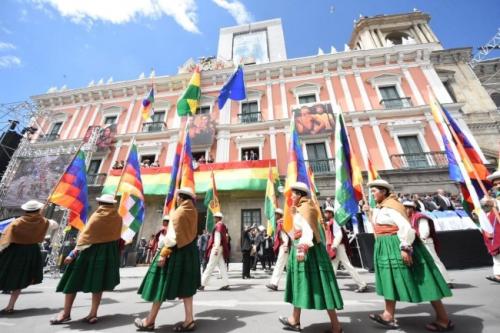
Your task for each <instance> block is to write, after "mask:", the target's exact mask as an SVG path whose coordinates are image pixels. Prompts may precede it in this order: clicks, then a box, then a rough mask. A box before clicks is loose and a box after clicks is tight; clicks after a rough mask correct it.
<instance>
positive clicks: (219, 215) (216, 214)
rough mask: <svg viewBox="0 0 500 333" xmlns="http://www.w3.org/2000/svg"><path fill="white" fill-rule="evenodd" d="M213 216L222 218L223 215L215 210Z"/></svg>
mask: <svg viewBox="0 0 500 333" xmlns="http://www.w3.org/2000/svg"><path fill="white" fill-rule="evenodd" d="M214 217H220V218H221V219H223V218H224V215H222V213H221V212H217V213H215V214H214Z"/></svg>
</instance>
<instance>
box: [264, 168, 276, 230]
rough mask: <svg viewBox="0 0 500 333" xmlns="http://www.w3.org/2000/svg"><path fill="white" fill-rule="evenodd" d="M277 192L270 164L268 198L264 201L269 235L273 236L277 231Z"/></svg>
mask: <svg viewBox="0 0 500 333" xmlns="http://www.w3.org/2000/svg"><path fill="white" fill-rule="evenodd" d="M275 212H276V192H275V191H274V174H273V169H272V167H271V164H269V174H268V176H267V186H266V198H265V201H264V214H265V215H266V218H267V234H268V235H272V234H274V231H275V230H276V216H275V215H274V214H275Z"/></svg>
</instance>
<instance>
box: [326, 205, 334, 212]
mask: <svg viewBox="0 0 500 333" xmlns="http://www.w3.org/2000/svg"><path fill="white" fill-rule="evenodd" d="M325 212H331V213H332V214H334V213H335V211H334V210H333V207H332V206H328V207H326V208H325Z"/></svg>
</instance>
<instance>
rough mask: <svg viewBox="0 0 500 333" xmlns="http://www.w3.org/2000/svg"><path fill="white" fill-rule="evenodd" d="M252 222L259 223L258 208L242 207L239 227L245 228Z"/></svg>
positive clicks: (260, 222)
mask: <svg viewBox="0 0 500 333" xmlns="http://www.w3.org/2000/svg"><path fill="white" fill-rule="evenodd" d="M253 224H256V225H261V224H262V221H261V218H260V209H242V210H241V229H242V230H245V228H248V227H250V226H252V225H253Z"/></svg>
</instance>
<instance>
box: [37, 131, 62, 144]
mask: <svg viewBox="0 0 500 333" xmlns="http://www.w3.org/2000/svg"><path fill="white" fill-rule="evenodd" d="M56 140H59V134H55V133H50V134H45V135H41V136H40V138H39V139H38V141H39V142H52V141H56Z"/></svg>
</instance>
